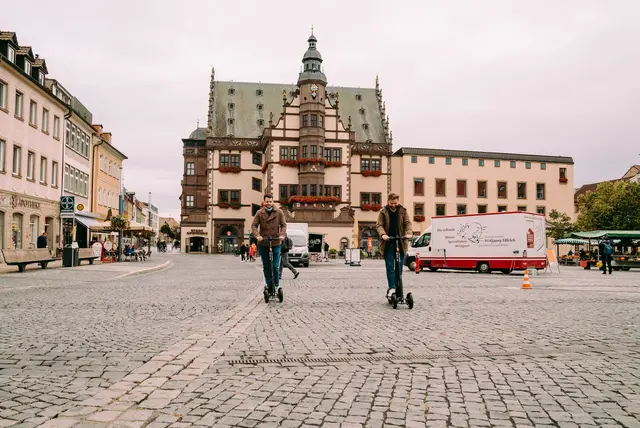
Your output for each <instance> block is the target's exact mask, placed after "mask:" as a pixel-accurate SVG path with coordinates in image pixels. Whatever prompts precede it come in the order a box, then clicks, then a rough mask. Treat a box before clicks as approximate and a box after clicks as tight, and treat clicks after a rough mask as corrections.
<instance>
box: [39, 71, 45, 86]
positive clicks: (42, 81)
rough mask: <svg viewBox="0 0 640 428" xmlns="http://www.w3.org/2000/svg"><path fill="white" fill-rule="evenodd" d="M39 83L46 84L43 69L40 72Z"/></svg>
mask: <svg viewBox="0 0 640 428" xmlns="http://www.w3.org/2000/svg"><path fill="white" fill-rule="evenodd" d="M38 83H40V84H41V85H42V86H44V73H43V72H42V71H40V72H39V73H38Z"/></svg>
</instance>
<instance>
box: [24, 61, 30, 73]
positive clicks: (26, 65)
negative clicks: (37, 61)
mask: <svg viewBox="0 0 640 428" xmlns="http://www.w3.org/2000/svg"><path fill="white" fill-rule="evenodd" d="M24 72H25V73H27V74H28V75H29V76H31V62H30V61H27V60H26V59H25V60H24Z"/></svg>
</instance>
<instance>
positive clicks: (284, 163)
mask: <svg viewBox="0 0 640 428" xmlns="http://www.w3.org/2000/svg"><path fill="white" fill-rule="evenodd" d="M278 163H279V164H280V165H282V166H292V167H296V166H298V162H297V161H294V160H287V159H280V162H278Z"/></svg>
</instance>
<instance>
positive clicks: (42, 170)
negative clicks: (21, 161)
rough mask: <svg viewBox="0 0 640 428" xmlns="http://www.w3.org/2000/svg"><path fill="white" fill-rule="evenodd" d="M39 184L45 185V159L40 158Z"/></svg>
mask: <svg viewBox="0 0 640 428" xmlns="http://www.w3.org/2000/svg"><path fill="white" fill-rule="evenodd" d="M40 184H47V158H45V157H44V156H41V157H40Z"/></svg>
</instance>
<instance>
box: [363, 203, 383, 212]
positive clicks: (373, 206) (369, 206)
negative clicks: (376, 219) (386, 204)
mask: <svg viewBox="0 0 640 428" xmlns="http://www.w3.org/2000/svg"><path fill="white" fill-rule="evenodd" d="M360 209H361V210H362V211H380V210H381V209H382V205H377V204H362V205H360Z"/></svg>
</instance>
